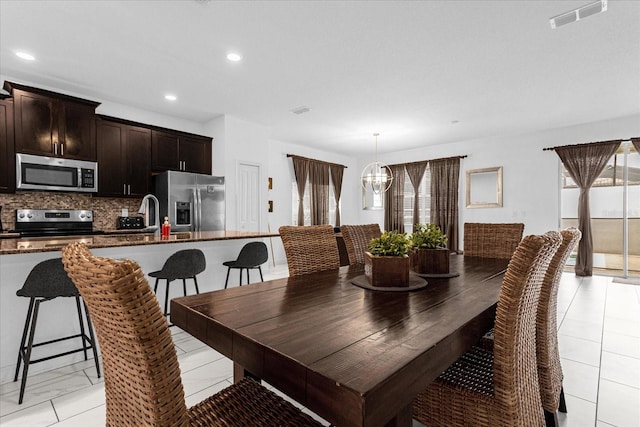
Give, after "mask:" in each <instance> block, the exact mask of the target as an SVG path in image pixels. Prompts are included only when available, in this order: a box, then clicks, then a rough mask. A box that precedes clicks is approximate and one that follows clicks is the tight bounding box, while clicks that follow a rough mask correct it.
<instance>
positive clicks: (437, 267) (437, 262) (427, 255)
mask: <svg viewBox="0 0 640 427" xmlns="http://www.w3.org/2000/svg"><path fill="white" fill-rule="evenodd" d="M449 257H450V253H449V249H446V248H441V249H418V250H416V251H414V252H413V253H412V254H411V261H412V262H411V264H412V266H411V269H412V270H413V271H415V272H416V273H418V274H447V273H449Z"/></svg>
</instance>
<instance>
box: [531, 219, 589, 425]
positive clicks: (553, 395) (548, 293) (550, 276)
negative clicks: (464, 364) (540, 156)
mask: <svg viewBox="0 0 640 427" xmlns="http://www.w3.org/2000/svg"><path fill="white" fill-rule="evenodd" d="M560 234H561V235H562V243H561V244H560V248H559V249H558V251H557V252H556V254H555V255H554V256H553V258H552V259H551V262H550V263H549V268H548V269H547V273H546V274H545V276H544V281H543V283H542V289H541V291H540V303H539V305H538V313H537V318H536V347H537V348H536V351H537V361H538V377H539V381H540V397H541V398H542V407H543V408H544V409H546V410H547V411H549V412H552V413H553V412H556V411H557V410H558V407H559V405H560V391H561V389H562V379H563V375H562V367H561V366H560V354H559V353H558V332H557V330H558V324H557V316H558V287H559V285H560V278H561V276H562V271H563V270H564V267H565V265H566V263H567V259H568V258H569V255H571V252H572V251H573V249H574V248H575V247H576V245H577V244H578V242H579V241H580V238H581V236H582V233H580V230H578V229H577V228H568V229H566V230H562V231H561V232H560Z"/></svg>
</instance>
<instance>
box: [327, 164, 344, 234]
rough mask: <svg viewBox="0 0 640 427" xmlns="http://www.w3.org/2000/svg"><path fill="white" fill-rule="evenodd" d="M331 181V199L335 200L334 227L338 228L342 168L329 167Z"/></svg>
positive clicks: (340, 166) (339, 166)
mask: <svg viewBox="0 0 640 427" xmlns="http://www.w3.org/2000/svg"><path fill="white" fill-rule="evenodd" d="M330 170H331V181H332V182H333V197H335V199H336V222H335V226H336V227H340V195H341V194H342V177H343V176H344V166H342V165H333V164H332V165H331V167H330Z"/></svg>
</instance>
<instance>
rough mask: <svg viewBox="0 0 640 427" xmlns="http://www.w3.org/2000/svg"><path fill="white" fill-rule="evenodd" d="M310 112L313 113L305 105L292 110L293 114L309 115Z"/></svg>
mask: <svg viewBox="0 0 640 427" xmlns="http://www.w3.org/2000/svg"><path fill="white" fill-rule="evenodd" d="M309 111H311V108H309V107H307V106H304V105H302V106H300V107H297V108H294V109H293V110H291V112H292V113H293V114H304V113H308V112H309Z"/></svg>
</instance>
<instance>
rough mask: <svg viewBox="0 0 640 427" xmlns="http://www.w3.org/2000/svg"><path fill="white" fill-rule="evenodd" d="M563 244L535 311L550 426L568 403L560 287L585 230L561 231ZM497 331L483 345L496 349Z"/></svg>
mask: <svg viewBox="0 0 640 427" xmlns="http://www.w3.org/2000/svg"><path fill="white" fill-rule="evenodd" d="M560 235H561V236H562V243H561V244H560V247H559V248H558V250H557V252H556V253H555V255H554V256H553V258H552V259H551V262H550V263H549V267H548V269H547V272H546V273H545V275H544V279H543V281H542V288H541V290H540V300H539V304H538V312H537V314H536V360H537V365H538V380H539V381H540V398H541V399H542V408H543V409H544V416H545V421H546V424H547V426H556V427H557V426H558V425H559V423H558V411H560V412H563V413H566V412H567V405H566V403H565V400H564V390H563V388H562V381H563V379H564V378H563V374H562V366H561V365H560V354H559V352H558V322H557V316H558V288H559V286H560V278H561V277H562V272H563V270H564V267H565V265H566V263H567V259H568V258H569V255H571V252H572V251H573V249H574V248H575V247H576V245H577V244H578V242H579V241H580V237H581V236H582V233H580V230H578V229H577V228H573V227H572V228H567V229H565V230H562V231H561V232H560ZM493 340H494V330H493V329H492V330H491V331H489V332H488V333H487V334H485V336H484V337H483V338H482V340H481V341H480V347H483V348H485V349H487V350H490V351H493V346H494V341H493Z"/></svg>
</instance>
